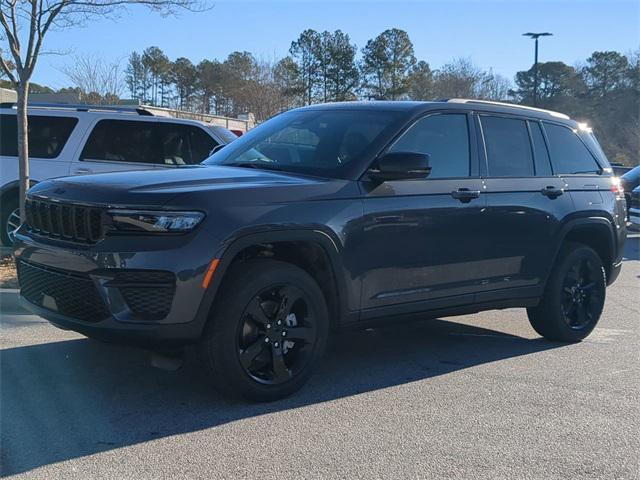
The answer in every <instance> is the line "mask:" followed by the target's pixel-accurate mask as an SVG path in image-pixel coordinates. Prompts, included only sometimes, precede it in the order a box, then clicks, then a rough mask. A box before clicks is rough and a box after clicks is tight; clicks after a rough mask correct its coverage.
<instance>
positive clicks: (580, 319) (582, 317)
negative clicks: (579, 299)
mask: <svg viewBox="0 0 640 480" xmlns="http://www.w3.org/2000/svg"><path fill="white" fill-rule="evenodd" d="M586 321H587V318H586V311H585V308H584V304H582V303H581V304H579V305H578V306H577V308H576V318H575V323H572V325H575V326H577V327H579V326H582V325H584V324H585V322H586Z"/></svg>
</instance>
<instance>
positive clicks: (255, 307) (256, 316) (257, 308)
mask: <svg viewBox="0 0 640 480" xmlns="http://www.w3.org/2000/svg"><path fill="white" fill-rule="evenodd" d="M246 313H247V314H249V316H250V317H251V318H252V319H253V320H254V321H255V322H256V323H258V324H260V325H266V324H267V323H269V318H268V317H267V314H266V313H265V312H264V309H263V308H262V300H261V299H260V297H255V298H254V299H253V300H251V303H249V305H248V306H247V309H246Z"/></svg>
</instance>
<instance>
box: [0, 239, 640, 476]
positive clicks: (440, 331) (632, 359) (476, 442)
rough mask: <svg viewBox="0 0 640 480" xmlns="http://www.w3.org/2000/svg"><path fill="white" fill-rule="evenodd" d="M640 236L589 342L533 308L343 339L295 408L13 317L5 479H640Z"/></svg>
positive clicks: (6, 346)
mask: <svg viewBox="0 0 640 480" xmlns="http://www.w3.org/2000/svg"><path fill="white" fill-rule="evenodd" d="M639 245H640V239H639V238H638V235H637V234H636V235H634V236H633V238H631V239H630V240H629V242H628V244H627V249H626V257H625V258H626V260H625V263H624V267H623V271H622V274H621V277H620V278H619V280H618V281H617V282H616V283H615V284H614V286H613V287H612V288H610V289H609V290H608V291H607V295H608V298H607V303H606V308H605V313H604V316H603V318H602V319H601V322H600V324H599V326H598V328H597V329H596V330H595V331H594V333H593V334H592V335H591V336H590V337H589V338H588V339H587V340H586V341H584V342H583V343H581V344H575V345H563V344H558V343H552V342H548V341H545V340H542V339H540V338H538V337H537V335H536V334H535V332H534V331H533V330H532V329H531V328H530V326H529V324H528V322H527V320H526V316H525V313H524V311H523V310H504V311H492V312H485V313H482V314H477V315H469V316H463V317H456V318H452V319H439V320H424V321H418V322H414V323H410V324H402V325H397V326H395V327H393V326H390V327H385V328H380V329H374V330H369V331H364V332H351V333H345V334H341V335H339V336H336V337H335V338H334V339H333V341H332V344H331V348H330V351H329V353H328V355H327V358H326V361H325V364H324V365H323V367H322V368H321V369H320V371H319V372H318V373H317V374H316V375H315V377H314V378H313V379H312V380H311V382H310V384H309V385H308V386H307V387H306V388H305V389H304V390H303V391H301V392H300V393H298V394H296V395H295V396H293V397H291V398H289V399H287V400H284V401H280V402H276V403H272V404H262V405H255V404H247V403H242V402H238V401H230V400H227V399H225V398H223V397H221V396H220V395H219V394H218V393H217V392H216V391H215V390H214V389H213V388H212V387H211V386H210V385H209V383H208V379H207V377H206V376H205V375H204V374H203V373H201V371H200V369H199V367H198V364H197V363H196V362H195V361H193V360H192V361H188V362H187V364H186V365H185V366H184V367H183V368H182V369H181V370H178V371H175V372H167V371H163V370H158V369H155V368H153V367H151V366H150V364H149V361H148V360H149V356H148V354H147V353H145V352H143V351H139V350H135V349H130V348H123V347H118V346H113V345H107V344H102V343H98V342H95V341H92V340H88V339H85V338H84V337H82V336H80V335H77V334H74V333H70V332H64V331H61V330H57V329H55V328H54V327H52V326H50V325H49V324H48V323H46V322H44V321H43V320H42V319H40V318H38V317H35V316H30V315H25V314H12V313H8V312H4V313H3V315H2V335H1V340H0V346H1V348H2V351H1V357H0V360H1V405H0V408H1V410H0V420H1V424H0V429H1V434H2V437H1V440H2V445H1V447H2V448H1V450H2V453H1V455H2V457H1V462H2V475H3V476H14V475H15V477H14V478H42V479H53V478H78V479H87V478H114V479H124V478H127V479H128V478H136V479H137V478H279V479H285V478H305V479H306V478H492V479H494V478H505V479H506V478H508V479H514V478H518V479H520V478H544V479H548V478H563V479H565V478H571V479H575V478H607V479H613V478H629V479H631V478H634V479H635V478H638V477H639V476H640V466H639V458H640V435H639V432H640V395H639V394H640V353H639V349H638V340H639V327H638V324H639V322H640V280H639V278H640V250H639Z"/></svg>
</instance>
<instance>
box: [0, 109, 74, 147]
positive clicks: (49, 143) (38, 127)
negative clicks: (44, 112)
mask: <svg viewBox="0 0 640 480" xmlns="http://www.w3.org/2000/svg"><path fill="white" fill-rule="evenodd" d="M28 121H29V134H28V137H29V156H30V157H32V158H56V157H57V156H58V155H60V152H61V151H62V149H63V148H64V146H65V144H66V143H67V140H69V136H70V135H71V132H73V129H74V128H75V126H76V124H77V123H78V119H77V118H73V117H46V116H41V115H29V116H28ZM0 155H3V156H7V157H17V156H18V125H17V122H16V116H15V115H6V114H5V115H0Z"/></svg>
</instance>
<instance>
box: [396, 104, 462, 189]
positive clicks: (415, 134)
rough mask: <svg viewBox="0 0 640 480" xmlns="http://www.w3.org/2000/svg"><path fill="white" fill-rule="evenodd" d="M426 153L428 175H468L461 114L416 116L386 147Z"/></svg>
mask: <svg viewBox="0 0 640 480" xmlns="http://www.w3.org/2000/svg"><path fill="white" fill-rule="evenodd" d="M389 151H390V152H417V153H427V154H429V156H430V166H431V174H430V175H429V178H448V177H467V176H469V163H470V149H469V127H468V125H467V116H466V115H464V114H436V115H431V116H428V117H425V118H422V119H420V120H418V121H417V122H416V123H414V124H413V125H412V126H411V127H409V130H407V131H406V132H405V133H404V135H402V137H400V138H399V139H398V140H397V141H396V142H395V143H394V144H393V145H392V146H391V148H390V149H389Z"/></svg>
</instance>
